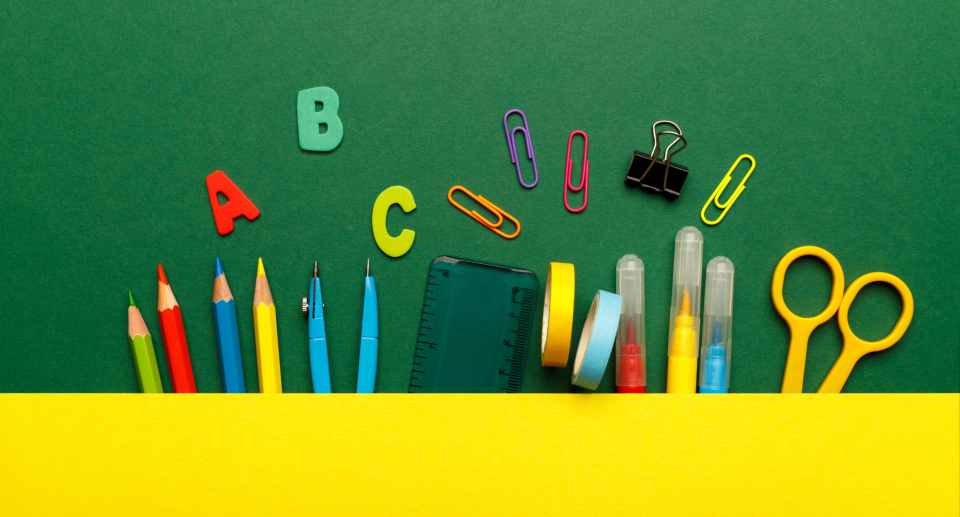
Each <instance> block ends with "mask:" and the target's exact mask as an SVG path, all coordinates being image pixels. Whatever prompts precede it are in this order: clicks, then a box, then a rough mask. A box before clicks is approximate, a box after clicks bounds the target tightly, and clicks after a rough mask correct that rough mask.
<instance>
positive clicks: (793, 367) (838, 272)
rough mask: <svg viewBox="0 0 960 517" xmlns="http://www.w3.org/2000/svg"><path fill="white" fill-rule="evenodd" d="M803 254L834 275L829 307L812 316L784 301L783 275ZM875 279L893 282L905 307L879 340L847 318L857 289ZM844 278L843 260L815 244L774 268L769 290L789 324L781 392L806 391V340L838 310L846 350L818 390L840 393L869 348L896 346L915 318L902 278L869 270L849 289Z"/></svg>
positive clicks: (818, 391) (880, 348) (782, 316)
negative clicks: (802, 314) (866, 336)
mask: <svg viewBox="0 0 960 517" xmlns="http://www.w3.org/2000/svg"><path fill="white" fill-rule="evenodd" d="M804 256H813V257H817V258H819V259H820V260H822V261H824V262H826V264H827V266H828V267H830V272H831V274H832V275H833V288H832V289H831V292H830V303H828V304H827V308H826V309H824V310H823V312H821V313H820V314H818V315H817V316H814V317H812V318H802V317H800V316H797V315H795V314H794V313H792V312H790V309H788V308H787V304H786V302H784V301H783V278H784V276H785V275H786V273H787V268H788V267H790V264H791V263H792V262H793V261H794V260H796V259H798V258H800V257H804ZM873 282H885V283H888V284H890V285H892V286H893V287H894V288H895V289H896V290H897V291H898V292H899V293H900V299H901V300H902V301H903V310H902V311H901V312H900V319H898V320H897V324H896V325H895V326H894V327H893V330H892V331H890V334H889V335H887V337H885V338H883V339H881V340H880V341H864V340H862V339H860V338H858V337H857V336H856V335H854V333H853V330H851V329H850V322H849V320H848V318H847V316H848V313H849V311H850V305H851V304H852V303H853V300H854V299H855V298H856V297H857V293H859V292H860V289H862V288H863V286H865V285H867V284H870V283H873ZM843 286H844V278H843V268H841V267H840V262H838V261H837V259H836V258H835V257H834V256H833V255H832V254H830V252H828V251H827V250H824V249H822V248H818V247H816V246H803V247H800V248H797V249H795V250H792V251H790V252H789V253H787V254H786V255H784V256H783V258H782V259H780V262H779V263H778V264H777V268H776V269H775V270H774V272H773V284H772V286H771V288H770V294H771V296H772V297H773V305H774V307H776V308H777V312H778V313H779V314H780V317H781V318H783V320H784V321H786V322H787V326H789V327H790V350H789V352H788V353H787V367H786V371H784V373H783V385H782V387H781V390H780V392H781V393H801V392H802V391H803V370H804V367H805V365H806V361H807V342H808V341H809V339H810V334H811V333H812V332H813V330H814V329H815V328H817V327H818V326H820V325H821V324H823V323H825V322H826V321H827V320H829V319H830V318H832V317H833V315H834V313H837V324H838V325H839V326H840V333H841V334H843V351H842V352H841V353H840V357H838V358H837V361H836V362H835V363H834V364H833V368H831V369H830V373H828V374H827V378H826V379H824V380H823V383H822V384H821V385H820V389H818V390H817V393H840V390H841V389H843V385H844V383H846V382H847V377H849V376H850V372H851V371H852V370H853V367H854V365H856V364H857V361H858V360H859V359H860V358H861V357H863V356H865V355H867V354H869V353H870V352H879V351H880V350H885V349H887V348H890V347H891V346H893V345H894V344H895V343H896V342H897V341H899V340H900V338H901V337H903V334H904V333H905V332H906V331H907V327H909V326H910V321H911V320H912V319H913V294H912V293H911V292H910V289H909V288H908V287H907V284H905V283H903V281H902V280H900V279H899V278H897V277H895V276H893V275H891V274H889V273H867V274H865V275H863V276H861V277H860V278H858V279H856V280H854V281H853V283H852V284H850V286H849V287H847V290H846V293H844V290H843Z"/></svg>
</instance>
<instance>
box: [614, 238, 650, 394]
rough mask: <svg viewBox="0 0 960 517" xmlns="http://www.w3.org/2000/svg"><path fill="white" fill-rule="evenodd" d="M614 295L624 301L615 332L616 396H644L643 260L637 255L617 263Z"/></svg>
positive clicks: (645, 365)
mask: <svg viewBox="0 0 960 517" xmlns="http://www.w3.org/2000/svg"><path fill="white" fill-rule="evenodd" d="M617 294H619V295H620V296H621V297H622V298H623V309H622V310H621V312H620V328H619V329H617V393H646V392H647V347H646V344H645V343H644V337H643V335H644V332H643V261H641V260H640V259H639V258H638V257H637V256H636V255H624V256H623V258H621V259H620V261H619V262H617ZM638 337H639V340H638V339H637V338H638Z"/></svg>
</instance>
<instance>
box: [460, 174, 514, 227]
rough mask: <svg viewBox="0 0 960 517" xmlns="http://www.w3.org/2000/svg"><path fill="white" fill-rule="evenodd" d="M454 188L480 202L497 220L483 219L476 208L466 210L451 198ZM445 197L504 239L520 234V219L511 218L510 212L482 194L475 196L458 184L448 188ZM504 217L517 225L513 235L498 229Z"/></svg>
mask: <svg viewBox="0 0 960 517" xmlns="http://www.w3.org/2000/svg"><path fill="white" fill-rule="evenodd" d="M455 190H461V191H463V193H464V194H466V195H468V196H470V199H473V200H474V201H476V202H477V203H480V204H481V205H483V207H484V208H486V209H487V210H489V211H491V212H493V215H495V216H497V222H496V223H491V222H490V221H487V220H486V219H484V218H483V216H481V215H480V214H478V213H477V211H476V210H473V211H467V209H466V208H464V207H462V206H460V204H459V203H457V202H456V201H454V200H453V191H455ZM447 199H448V200H449V201H450V204H452V205H453V206H455V207H457V208H459V209H460V211H461V212H463V213H465V214H467V215H469V216H470V217H472V218H474V219H476V220H477V222H478V223H480V224H482V225H484V226H486V227H487V228H490V229H491V230H493V231H494V232H495V233H496V234H497V235H499V236H501V237H503V238H504V239H512V238H514V237H516V236H517V235H520V221H517V220H516V219H514V218H513V216H512V215H510V214H508V213H506V212H504V211H503V210H501V209H500V208H499V207H497V205H494V204H493V203H491V202H489V201H487V200H486V199H484V198H483V196H476V195H474V194H473V192H470V191H469V190H467V189H465V188H463V187H461V186H460V185H457V186H455V187H453V188H451V189H450V192H447ZM504 217H506V218H507V219H510V220H511V221H513V224H515V225H517V231H515V232H513V235H507V234H505V233H503V232H501V231H500V230H499V229H498V228H500V225H501V224H503V218H504Z"/></svg>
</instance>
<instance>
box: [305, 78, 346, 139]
mask: <svg viewBox="0 0 960 517" xmlns="http://www.w3.org/2000/svg"><path fill="white" fill-rule="evenodd" d="M317 108H321V109H320V110H319V111H318V110H317ZM338 111H340V97H338V96H337V92H335V91H333V90H332V89H331V88H327V87H326V86H318V87H316V88H310V89H308V90H303V91H301V92H300V93H298V94H297V124H298V125H299V127H300V148H301V149H303V150H304V151H332V150H334V149H336V147H337V146H338V145H340V141H341V140H343V123H342V122H340V117H338V116H337V112H338ZM321 125H325V126H327V131H326V132H325V133H321V132H320V126H321Z"/></svg>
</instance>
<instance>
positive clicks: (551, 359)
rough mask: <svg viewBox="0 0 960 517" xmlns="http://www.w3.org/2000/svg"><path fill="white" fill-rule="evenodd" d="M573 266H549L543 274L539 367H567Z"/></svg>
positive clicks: (561, 263)
mask: <svg viewBox="0 0 960 517" xmlns="http://www.w3.org/2000/svg"><path fill="white" fill-rule="evenodd" d="M574 284H575V282H574V272H573V264H564V263H563V262H551V263H550V269H549V270H548V271H547V289H546V292H545V294H544V297H543V336H542V338H541V340H540V364H542V365H543V366H559V367H561V368H562V367H564V366H566V365H567V358H568V357H570V334H571V332H573V293H574Z"/></svg>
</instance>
